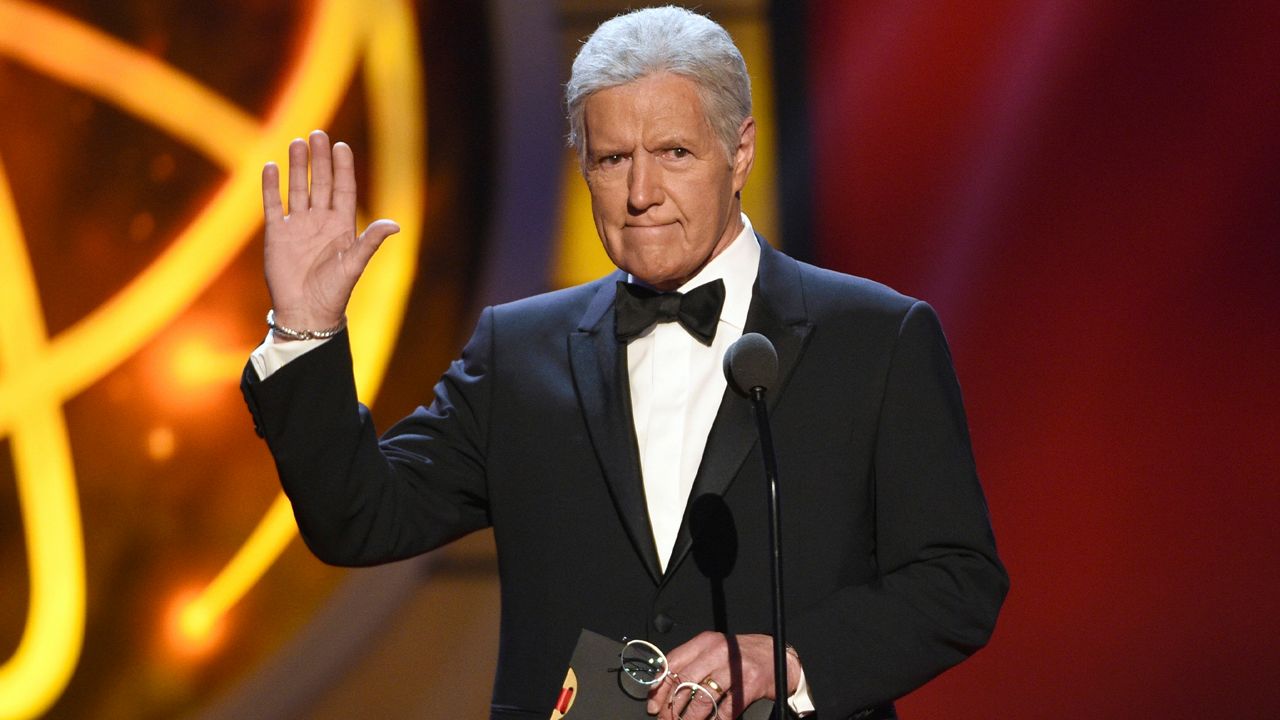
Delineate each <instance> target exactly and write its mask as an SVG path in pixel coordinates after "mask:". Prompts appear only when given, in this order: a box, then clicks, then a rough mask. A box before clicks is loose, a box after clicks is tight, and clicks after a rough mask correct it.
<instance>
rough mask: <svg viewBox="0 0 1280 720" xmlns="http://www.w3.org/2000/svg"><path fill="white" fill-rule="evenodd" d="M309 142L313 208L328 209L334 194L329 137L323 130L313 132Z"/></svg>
mask: <svg viewBox="0 0 1280 720" xmlns="http://www.w3.org/2000/svg"><path fill="white" fill-rule="evenodd" d="M307 141H308V144H309V145H310V146H311V207H313V208H321V209H328V208H329V200H330V197H331V196H332V193H333V162H332V160H331V157H332V156H331V154H330V150H329V136H328V135H326V134H325V132H324V131H323V130H313V131H312V132H311V135H310V136H308V137H307Z"/></svg>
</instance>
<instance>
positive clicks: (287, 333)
mask: <svg viewBox="0 0 1280 720" xmlns="http://www.w3.org/2000/svg"><path fill="white" fill-rule="evenodd" d="M291 322H292V321H291ZM267 327H268V328H271V335H272V336H273V337H274V338H275V339H277V340H281V341H284V342H289V341H297V340H327V339H329V338H331V337H333V336H334V335H337V334H338V333H340V332H342V330H343V329H344V328H346V327H347V316H346V315H343V316H342V317H341V318H340V319H339V320H338V321H337V322H335V323H327V324H324V325H323V326H322V327H319V328H312V327H309V326H307V325H286V324H285V323H283V322H281V321H279V320H278V319H277V318H276V311H275V308H271V309H270V310H268V311H267Z"/></svg>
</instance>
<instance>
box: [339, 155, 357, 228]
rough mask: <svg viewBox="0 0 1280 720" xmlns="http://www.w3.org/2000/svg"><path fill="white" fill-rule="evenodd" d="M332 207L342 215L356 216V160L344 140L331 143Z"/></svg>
mask: <svg viewBox="0 0 1280 720" xmlns="http://www.w3.org/2000/svg"><path fill="white" fill-rule="evenodd" d="M333 209H334V210H337V211H338V213H340V214H341V215H343V216H347V217H352V218H354V217H355V216H356V161H355V156H353V155H352V154H351V146H349V145H347V144H346V143H344V142H337V143H334V144H333ZM352 224H353V225H354V224H355V223H354V222H353V223H352Z"/></svg>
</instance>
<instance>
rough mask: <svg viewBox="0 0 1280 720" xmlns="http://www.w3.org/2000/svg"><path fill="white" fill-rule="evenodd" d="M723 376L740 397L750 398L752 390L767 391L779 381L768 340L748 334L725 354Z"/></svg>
mask: <svg viewBox="0 0 1280 720" xmlns="http://www.w3.org/2000/svg"><path fill="white" fill-rule="evenodd" d="M724 376H725V378H726V379H727V380H728V381H729V386H730V387H732V388H733V389H734V391H735V392H737V393H738V394H740V395H750V394H751V390H752V389H753V388H764V389H765V390H768V389H769V387H770V386H771V385H773V383H774V382H775V381H776V380H777V379H778V352H777V351H776V350H774V349H773V343H771V342H769V338H767V337H765V336H763V335H761V334H760V333H747V334H746V335H743V336H742V337H740V338H738V340H737V341H736V342H735V343H733V344H732V345H730V346H729V349H728V350H726V351H725V353H724Z"/></svg>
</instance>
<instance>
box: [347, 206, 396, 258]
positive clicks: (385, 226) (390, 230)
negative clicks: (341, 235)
mask: <svg viewBox="0 0 1280 720" xmlns="http://www.w3.org/2000/svg"><path fill="white" fill-rule="evenodd" d="M398 232H400V225H399V224H398V223H396V221H394V220H387V219H386V218H383V219H381V220H374V221H373V222H371V223H369V226H368V227H366V228H365V229H364V232H362V233H360V237H359V238H357V239H356V244H355V247H354V248H352V250H353V254H354V255H355V257H356V259H357V260H358V261H359V263H360V265H359V267H364V266H365V265H368V264H369V259H370V258H372V257H373V254H374V253H375V252H377V250H378V248H379V247H380V246H381V245H382V241H383V240H386V239H387V238H388V237H391V236H392V235H394V234H396V233H398Z"/></svg>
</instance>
